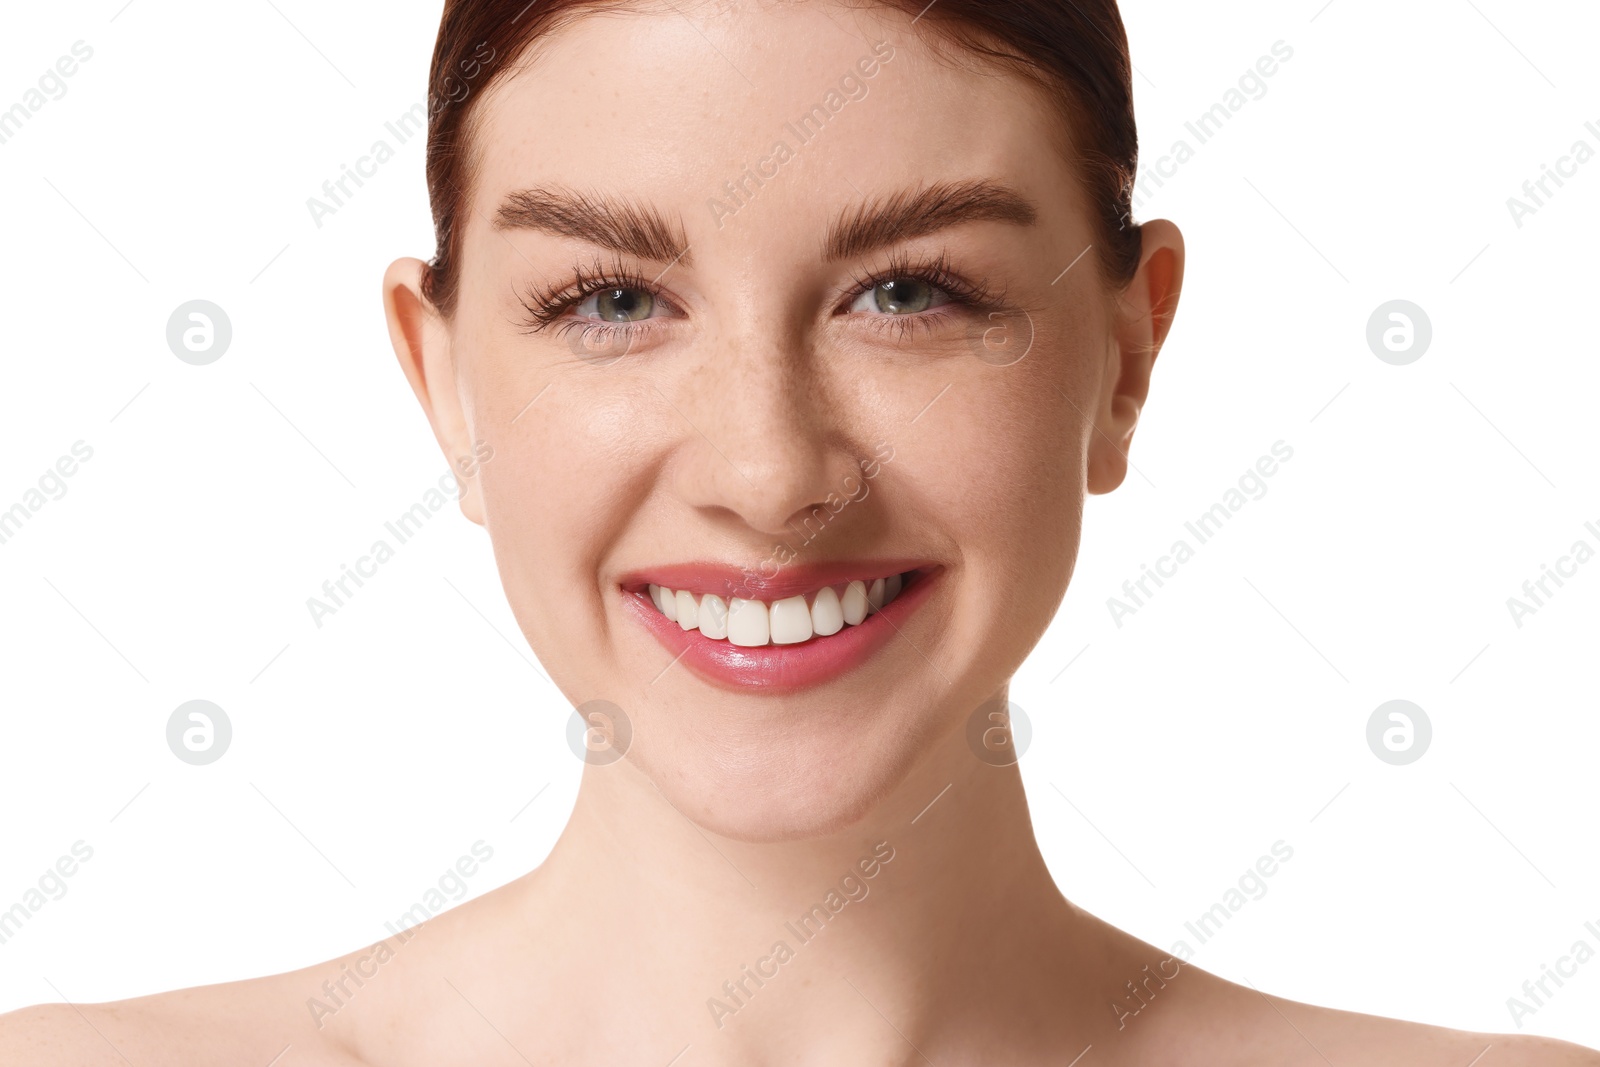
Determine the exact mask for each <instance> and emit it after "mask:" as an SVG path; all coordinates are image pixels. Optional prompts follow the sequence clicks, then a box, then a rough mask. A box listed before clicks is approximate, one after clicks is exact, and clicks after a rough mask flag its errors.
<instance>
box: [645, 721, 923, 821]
mask: <svg viewBox="0 0 1600 1067" xmlns="http://www.w3.org/2000/svg"><path fill="white" fill-rule="evenodd" d="M924 707H926V705H925V706H924ZM878 710H879V714H878V715H877V716H876V718H875V720H873V721H868V720H864V719H863V718H862V717H861V716H860V715H859V714H854V715H842V716H828V718H830V719H833V720H834V721H833V722H831V723H819V722H817V721H815V720H812V721H809V722H806V723H804V724H802V725H799V726H795V725H778V724H774V723H772V722H771V721H770V720H767V721H765V722H763V723H761V724H759V725H758V726H757V727H756V728H753V729H748V730H742V731H733V732H731V733H730V732H725V731H717V732H714V733H711V734H710V735H709V736H699V737H688V736H679V737H677V738H674V739H673V742H672V743H671V744H670V746H669V750H668V751H664V752H663V751H650V750H648V749H646V746H644V745H643V744H641V745H639V746H637V747H636V748H635V750H634V751H633V752H630V753H629V761H630V762H632V763H633V764H634V766H635V767H637V768H638V769H639V770H640V771H641V772H642V773H644V774H645V775H646V776H647V777H648V778H650V779H651V780H652V781H654V783H655V785H656V787H657V788H659V789H660V790H661V793H662V794H663V796H665V797H666V799H667V800H668V801H669V802H670V803H671V804H672V805H673V806H674V807H676V808H677V809H678V810H679V811H680V812H682V813H683V814H684V815H685V816H687V817H688V818H689V819H690V820H692V821H693V822H694V823H696V824H697V825H698V826H700V827H701V828H702V829H704V830H707V831H709V832H711V833H715V834H719V835H721V836H723V837H727V838H731V839H733V840H737V841H746V842H752V843H776V842H783V841H797V840H803V839H814V838H825V837H829V836H833V835H836V834H843V833H848V832H850V831H851V830H852V828H854V827H857V826H860V825H862V824H864V823H866V822H868V821H869V819H870V816H871V815H872V813H873V811H874V810H876V809H877V808H878V806H879V805H880V804H881V803H882V802H883V800H884V799H885V798H886V797H888V796H889V795H890V794H892V793H893V792H894V790H895V789H896V787H898V786H899V785H900V784H902V783H903V782H904V781H905V779H906V777H907V776H908V774H909V773H910V771H911V770H912V768H913V767H915V766H916V764H917V762H918V760H919V758H920V757H921V756H922V755H923V754H924V753H925V752H926V750H927V749H928V747H929V746H930V745H932V744H933V743H935V741H936V740H937V737H938V735H939V733H940V732H941V731H939V730H937V729H936V728H935V727H936V724H935V723H932V722H928V721H921V722H919V721H917V719H916V718H915V717H913V716H910V715H909V714H907V715H893V714H885V712H887V711H888V710H889V709H886V708H882V707H880V708H879V709H878ZM923 714H924V715H926V714H927V712H926V711H924V712H923ZM843 720H848V721H843ZM819 727H821V728H819ZM673 749H676V750H677V751H672V750H673Z"/></svg>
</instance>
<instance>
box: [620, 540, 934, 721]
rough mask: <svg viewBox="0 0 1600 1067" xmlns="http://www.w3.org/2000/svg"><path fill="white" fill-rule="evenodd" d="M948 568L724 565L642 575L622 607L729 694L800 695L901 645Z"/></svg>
mask: <svg viewBox="0 0 1600 1067" xmlns="http://www.w3.org/2000/svg"><path fill="white" fill-rule="evenodd" d="M942 572H943V568H941V567H936V566H924V565H918V564H916V563H914V562H913V561H904V562H890V563H879V564H875V565H874V564H870V563H868V564H848V565H843V564H842V565H826V566H811V567H804V568H802V567H799V566H794V567H791V568H788V569H786V570H785V571H784V572H783V573H782V574H781V575H778V576H775V577H773V578H771V579H760V578H754V577H751V576H750V575H749V574H748V572H744V571H741V570H739V569H738V568H733V567H727V566H724V565H720V564H688V565H679V566H671V567H663V568H658V569H654V570H651V571H648V572H640V573H638V574H635V575H632V576H630V577H629V578H628V579H626V580H624V581H623V582H622V583H621V584H622V593H623V597H624V604H625V606H626V607H627V608H628V609H629V610H630V612H631V613H632V614H633V615H634V616H635V617H636V618H638V619H639V621H640V622H641V623H642V624H643V625H644V627H645V628H646V629H648V630H649V631H650V632H651V633H652V634H653V635H654V636H655V638H656V640H657V641H659V642H660V643H661V644H662V645H663V646H665V647H666V649H667V651H668V652H669V653H670V654H671V655H672V656H673V657H674V658H673V662H679V661H681V662H682V663H683V665H684V666H686V667H687V668H689V670H690V671H692V672H693V673H694V674H696V675H698V676H699V677H700V678H701V679H702V680H704V681H707V682H711V683H712V684H714V685H717V686H719V687H722V688H728V689H735V690H740V691H746V692H748V691H751V690H757V691H762V692H778V691H792V690H796V689H801V688H807V687H810V686H814V685H820V684H822V683H824V682H827V681H831V680H833V679H835V678H838V677H839V676H841V675H843V674H845V673H846V672H848V671H850V670H852V669H854V668H856V667H858V666H860V665H861V664H863V663H865V662H866V661H867V660H868V659H870V658H871V657H872V656H873V655H874V653H876V652H877V651H878V650H880V649H882V648H883V647H884V646H885V645H887V644H888V643H889V642H891V641H893V640H895V639H896V637H897V635H899V631H900V629H901V628H902V627H903V626H904V625H905V623H906V620H907V619H908V618H909V616H910V615H911V614H912V612H914V611H915V610H916V609H917V607H918V606H919V605H920V604H922V603H923V602H924V601H925V600H926V599H927V598H928V596H929V595H931V592H932V590H933V588H934V587H935V586H936V585H937V582H936V578H937V577H938V576H939V575H940V574H942Z"/></svg>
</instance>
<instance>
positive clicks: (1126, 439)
mask: <svg viewBox="0 0 1600 1067" xmlns="http://www.w3.org/2000/svg"><path fill="white" fill-rule="evenodd" d="M1140 241H1141V250H1140V256H1139V268H1138V270H1137V272H1135V274H1134V277H1133V280H1132V281H1131V282H1129V283H1128V286H1127V288H1126V289H1125V290H1124V291H1123V293H1122V295H1121V298H1120V299H1119V301H1118V309H1119V312H1120V315H1119V318H1118V321H1117V323H1116V325H1115V327H1114V337H1113V339H1112V343H1111V350H1110V352H1109V353H1108V356H1107V361H1106V372H1105V376H1104V381H1103V383H1102V392H1101V399H1100V404H1099V406H1098V409H1097V412H1096V419H1095V427H1094V430H1095V432H1094V435H1093V437H1092V438H1091V440H1090V441H1089V454H1088V469H1087V472H1086V473H1087V488H1088V491H1089V492H1091V493H1109V492H1111V491H1112V490H1113V489H1115V488H1117V486H1119V485H1121V484H1122V482H1123V479H1125V478H1126V477H1127V475H1128V465H1129V459H1128V449H1129V448H1130V447H1132V444H1133V432H1134V430H1135V428H1136V427H1137V426H1138V422H1139V413H1140V411H1142V410H1143V408H1144V404H1145V400H1146V398H1147V397H1148V396H1149V392H1150V374H1151V371H1152V369H1153V367H1154V365H1155V360H1156V356H1157V355H1158V354H1159V353H1160V351H1161V346H1162V345H1163V344H1164V343H1165V342H1166V339H1167V333H1168V332H1169V331H1170V330H1171V329H1172V319H1173V316H1174V315H1175V314H1176V313H1177V310H1178V294H1179V292H1180V290H1181V289H1182V287H1183V260H1184V248H1183V234H1182V233H1180V232H1179V230H1178V227H1176V226H1175V225H1173V224H1172V223H1170V222H1168V221H1166V220H1165V219H1157V220H1155V221H1153V222H1147V223H1145V224H1144V225H1143V226H1142V227H1140Z"/></svg>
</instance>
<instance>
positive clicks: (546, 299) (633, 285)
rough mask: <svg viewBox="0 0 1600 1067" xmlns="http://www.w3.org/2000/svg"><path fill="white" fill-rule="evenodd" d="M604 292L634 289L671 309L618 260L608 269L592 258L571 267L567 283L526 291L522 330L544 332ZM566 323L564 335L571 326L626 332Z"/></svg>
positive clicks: (586, 322) (590, 322) (589, 322)
mask: <svg viewBox="0 0 1600 1067" xmlns="http://www.w3.org/2000/svg"><path fill="white" fill-rule="evenodd" d="M607 289H638V290H641V291H642V292H646V293H649V294H650V295H651V297H652V298H653V299H656V300H660V301H661V302H662V303H664V304H667V305H668V306H672V303H671V301H669V300H666V299H664V298H663V297H662V295H661V289H660V287H659V286H657V285H656V283H655V282H653V281H650V280H649V279H647V278H645V277H644V276H642V275H641V274H639V273H638V272H637V271H635V270H632V269H630V268H629V267H628V265H627V264H626V263H624V262H623V261H622V260H621V259H620V258H619V259H614V260H612V262H611V263H610V265H607V264H606V263H604V262H602V261H601V260H600V259H599V258H596V259H595V260H594V261H593V262H592V263H591V264H590V265H589V266H587V267H585V266H584V265H583V264H579V265H578V266H576V267H574V268H573V271H572V280H571V281H569V282H565V283H562V284H560V285H554V286H549V287H546V288H543V289H540V288H534V289H530V290H529V291H528V293H527V294H526V295H524V296H523V297H522V299H521V303H522V306H523V308H524V309H525V310H526V311H527V313H528V317H527V318H526V319H524V320H523V322H522V327H523V329H525V330H527V331H528V332H529V333H539V332H541V331H543V330H546V329H548V328H549V327H551V326H553V325H555V324H556V323H557V322H558V321H559V320H560V319H561V317H562V316H563V315H564V314H566V312H567V311H568V310H569V309H571V308H572V307H573V306H575V305H577V304H580V303H582V302H583V301H584V300H586V299H588V298H589V297H590V296H593V295H594V294H595V293H598V292H603V291H605V290H607ZM570 322H571V325H569V326H563V327H561V329H562V330H563V331H565V330H567V329H571V328H573V327H574V326H576V327H584V328H602V329H619V328H624V329H625V328H630V327H625V326H622V324H619V323H606V322H600V321H599V320H594V319H572V320H570ZM632 328H637V327H632Z"/></svg>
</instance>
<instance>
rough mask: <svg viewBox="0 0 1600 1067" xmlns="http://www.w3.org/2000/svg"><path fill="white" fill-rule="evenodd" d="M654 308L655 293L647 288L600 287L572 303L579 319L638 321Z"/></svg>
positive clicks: (649, 313) (648, 316)
mask: <svg viewBox="0 0 1600 1067" xmlns="http://www.w3.org/2000/svg"><path fill="white" fill-rule="evenodd" d="M655 309H656V297H655V294H654V293H652V292H650V291H649V290H647V289H600V290H598V291H596V292H593V293H590V294H589V295H588V296H586V297H584V298H583V299H582V300H580V301H578V302H577V303H576V304H574V305H573V308H572V310H573V313H574V314H575V315H576V316H577V317H578V318H580V319H597V320H599V321H601V322H638V321H640V320H642V319H648V318H650V317H651V313H652V312H653V311H655Z"/></svg>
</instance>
